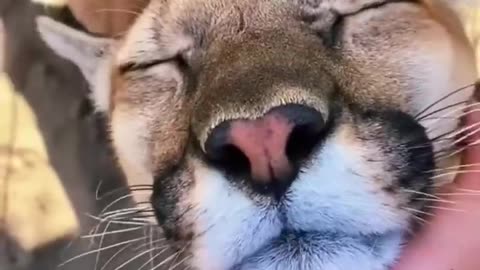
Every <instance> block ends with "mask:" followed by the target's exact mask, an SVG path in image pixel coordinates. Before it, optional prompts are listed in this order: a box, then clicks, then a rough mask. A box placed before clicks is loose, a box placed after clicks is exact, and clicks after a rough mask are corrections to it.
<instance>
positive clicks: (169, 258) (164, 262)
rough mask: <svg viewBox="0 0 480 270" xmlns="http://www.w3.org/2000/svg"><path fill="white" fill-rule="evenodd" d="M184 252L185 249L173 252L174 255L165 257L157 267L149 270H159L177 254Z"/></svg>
mask: <svg viewBox="0 0 480 270" xmlns="http://www.w3.org/2000/svg"><path fill="white" fill-rule="evenodd" d="M184 250H185V247H184V248H182V249H181V250H180V251H178V252H175V253H174V254H172V255H170V256H169V257H167V258H166V259H165V260H163V261H162V262H161V263H159V264H158V265H156V266H155V267H154V268H152V269H151V270H156V269H158V268H160V267H161V266H163V265H165V264H166V263H167V262H169V261H171V260H172V259H173V258H175V257H176V256H177V255H178V254H179V253H182V252H183V251H184Z"/></svg>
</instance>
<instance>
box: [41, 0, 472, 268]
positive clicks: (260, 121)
mask: <svg viewBox="0 0 480 270" xmlns="http://www.w3.org/2000/svg"><path fill="white" fill-rule="evenodd" d="M432 2H435V3H430V2H428V1H386V0H384V1H382V0H377V1H374V0H357V1H347V0H345V1H343V0H338V1H327V0H325V1H293V0H291V1H287V0H282V1H280V0H279V1H272V0H208V1H207V0H175V1H169V0H163V1H159V0H153V1H152V3H151V4H150V6H149V7H148V8H147V9H146V10H145V11H144V13H143V14H142V15H141V16H140V17H139V18H138V20H137V22H136V23H135V24H134V26H133V27H132V29H131V30H130V31H129V33H128V34H127V35H126V36H125V37H124V38H122V39H121V40H107V39H101V38H94V37H90V36H87V35H86V34H83V33H78V32H74V31H73V30H71V29H68V28H66V27H65V26H62V25H59V24H58V23H55V22H53V21H50V20H48V19H45V18H42V19H40V20H39V26H40V32H41V33H42V35H43V37H44V39H45V40H46V42H47V43H48V44H49V45H50V46H51V47H52V48H53V49H55V50H56V51H57V53H59V54H60V55H62V56H64V57H66V58H69V59H71V60H72V61H74V62H75V63H77V65H78V66H79V67H80V69H81V70H82V72H83V74H84V75H85V77H86V78H87V79H88V80H89V81H90V82H91V85H92V98H93V101H94V102H95V103H96V105H97V108H98V110H99V111H101V112H103V113H105V114H106V115H107V116H108V117H109V119H110V130H111V137H112V142H113V145H114V148H115V150H116V153H117V155H118V160H119V162H120V165H121V166H122V168H123V170H124V171H125V173H126V175H127V178H128V180H129V181H130V183H131V184H132V185H140V184H143V185H151V186H152V190H151V191H152V192H151V194H147V195H143V197H142V196H140V195H139V196H137V200H138V201H145V200H149V201H150V202H151V206H152V207H153V209H154V211H155V215H156V219H155V220H154V221H152V222H155V223H157V222H158V226H160V227H161V228H162V229H163V230H164V232H165V235H166V236H167V237H168V238H169V239H170V241H171V243H172V246H173V245H177V244H180V247H181V249H182V252H184V253H185V254H186V257H185V258H187V260H188V261H187V263H188V264H189V265H190V266H191V267H192V268H193V269H325V270H330V269H388V268H389V267H390V266H391V265H392V264H393V263H394V261H395V258H396V257H397V255H398V253H399V251H400V246H401V244H402V243H403V241H404V240H405V237H406V235H407V234H408V232H410V231H411V230H412V228H413V227H412V226H413V224H415V221H416V220H421V219H422V217H421V215H420V213H427V212H428V211H429V208H428V203H427V202H428V201H429V199H431V196H432V195H431V194H432V193H433V192H434V187H435V186H436V185H438V184H439V183H440V182H439V181H440V180H442V178H441V176H442V175H439V173H438V172H439V171H438V170H437V169H440V168H446V167H448V166H451V164H452V162H454V160H453V159H451V158H449V157H450V156H454V155H451V152H450V150H452V149H453V145H454V140H455V136H454V135H456V132H455V130H456V127H457V125H458V117H455V116H458V115H459V114H461V110H462V109H463V107H462V104H463V105H465V101H466V100H468V98H469V97H470V95H471V90H472V87H466V88H461V87H465V86H468V85H470V84H471V83H472V82H473V81H474V79H475V76H476V75H475V74H476V70H475V65H474V62H473V61H474V57H473V53H472V50H471V48H470V47H469V45H468V41H467V39H466V38H465V36H464V34H463V32H462V31H463V30H462V29H461V26H460V23H459V22H458V21H457V20H456V19H455V17H454V15H453V13H451V11H450V10H449V9H448V8H447V7H446V6H445V5H444V4H442V2H441V1H432ZM460 88H461V90H458V91H456V92H454V94H450V95H449V93H452V92H453V91H454V90H456V89H460ZM448 113H450V114H448ZM445 115H446V116H448V115H450V116H452V115H453V116H452V117H443V116H445ZM445 153H449V154H448V155H445ZM441 172H444V171H441ZM449 175H453V174H452V173H450V174H449ZM442 181H448V179H447V180H445V179H443V180H442Z"/></svg>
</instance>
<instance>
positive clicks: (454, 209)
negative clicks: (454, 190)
mask: <svg viewBox="0 0 480 270" xmlns="http://www.w3.org/2000/svg"><path fill="white" fill-rule="evenodd" d="M426 207H427V208H432V209H437V210H443V211H452V212H459V213H465V212H466V211H465V210H463V209H457V208H448V207H441V206H434V205H427V206H426Z"/></svg>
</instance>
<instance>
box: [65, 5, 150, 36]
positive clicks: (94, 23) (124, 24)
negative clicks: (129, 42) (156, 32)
mask: <svg viewBox="0 0 480 270" xmlns="http://www.w3.org/2000/svg"><path fill="white" fill-rule="evenodd" d="M147 3H148V0H68V5H69V7H70V9H71V10H72V12H73V14H74V16H75V17H76V18H77V19H78V20H79V21H80V23H82V24H83V25H84V26H85V27H86V28H87V29H88V30H89V31H90V32H92V33H96V34H101V35H105V36H116V35H120V34H122V33H123V32H125V30H126V29H127V28H128V26H129V25H131V23H132V21H133V20H134V19H135V18H136V15H137V14H138V13H140V12H141V11H142V10H143V8H144V7H145V6H146V5H147Z"/></svg>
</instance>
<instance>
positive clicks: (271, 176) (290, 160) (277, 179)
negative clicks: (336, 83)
mask: <svg viewBox="0 0 480 270" xmlns="http://www.w3.org/2000/svg"><path fill="white" fill-rule="evenodd" d="M324 127H325V123H324V121H323V117H322V114H321V113H320V112H318V111H316V110H315V109H313V108H310V107H307V106H302V105H293V104H292V105H283V106H279V107H275V108H273V109H272V110H270V111H269V112H267V113H266V114H265V115H264V116H262V117H260V118H257V119H252V120H248V119H235V120H229V121H226V122H223V123H221V124H220V125H218V126H217V127H215V128H214V129H213V130H212V131H211V132H210V134H209V136H208V138H207V140H206V142H205V154H206V156H207V158H208V160H209V161H210V163H211V164H212V165H214V166H215V167H217V168H219V169H221V170H223V171H224V172H225V173H227V174H228V175H231V176H235V178H234V179H237V178H236V177H240V178H239V179H243V180H246V181H248V182H249V183H251V184H253V187H254V189H256V190H260V192H262V193H264V192H269V193H275V196H277V197H281V196H282V194H283V193H284V192H285V191H286V190H287V189H288V187H289V185H290V184H291V183H292V181H293V180H294V179H295V178H296V175H297V173H298V171H299V168H300V166H301V162H303V161H304V160H305V159H306V158H308V156H309V155H310V154H311V152H312V151H313V149H315V146H316V145H317V144H318V142H319V141H320V140H321V139H322V137H323V132H324ZM258 187H260V189H259V188H258Z"/></svg>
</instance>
